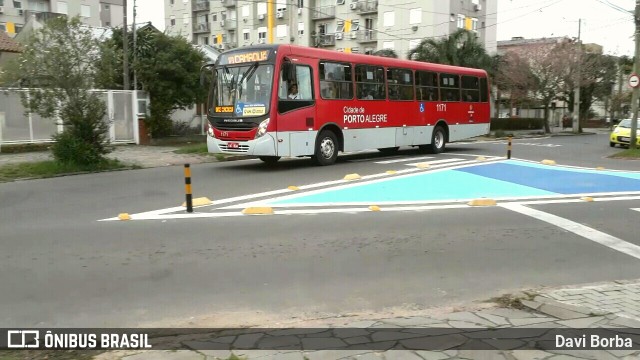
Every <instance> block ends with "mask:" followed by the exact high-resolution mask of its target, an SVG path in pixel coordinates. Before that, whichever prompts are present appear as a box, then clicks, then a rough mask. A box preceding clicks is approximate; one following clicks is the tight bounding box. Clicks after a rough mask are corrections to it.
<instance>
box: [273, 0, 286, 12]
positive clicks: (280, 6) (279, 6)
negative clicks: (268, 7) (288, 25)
mask: <svg viewBox="0 0 640 360" xmlns="http://www.w3.org/2000/svg"><path fill="white" fill-rule="evenodd" d="M286 10H287V0H276V11H286Z"/></svg>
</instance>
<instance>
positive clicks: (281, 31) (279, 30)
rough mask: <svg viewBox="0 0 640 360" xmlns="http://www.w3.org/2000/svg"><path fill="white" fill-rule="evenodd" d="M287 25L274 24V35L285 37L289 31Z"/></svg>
mask: <svg viewBox="0 0 640 360" xmlns="http://www.w3.org/2000/svg"><path fill="white" fill-rule="evenodd" d="M287 28H288V26H287V25H278V26H276V37H279V38H283V37H286V36H287V34H288V33H289V32H288V31H287V30H288V29H287Z"/></svg>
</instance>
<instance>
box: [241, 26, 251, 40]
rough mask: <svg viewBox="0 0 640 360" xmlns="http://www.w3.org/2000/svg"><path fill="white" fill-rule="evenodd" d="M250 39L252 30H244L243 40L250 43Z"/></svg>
mask: <svg viewBox="0 0 640 360" xmlns="http://www.w3.org/2000/svg"><path fill="white" fill-rule="evenodd" d="M250 37H251V30H249V29H243V30H242V39H243V40H244V41H249V39H250Z"/></svg>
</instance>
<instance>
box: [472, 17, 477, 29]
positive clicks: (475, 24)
mask: <svg viewBox="0 0 640 360" xmlns="http://www.w3.org/2000/svg"><path fill="white" fill-rule="evenodd" d="M471 31H478V19H476V18H471Z"/></svg>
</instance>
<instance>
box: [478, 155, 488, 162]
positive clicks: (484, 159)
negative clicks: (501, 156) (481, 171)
mask: <svg viewBox="0 0 640 360" xmlns="http://www.w3.org/2000/svg"><path fill="white" fill-rule="evenodd" d="M476 160H478V161H486V160H487V158H486V157H484V156H478V157H477V158H476Z"/></svg>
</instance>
